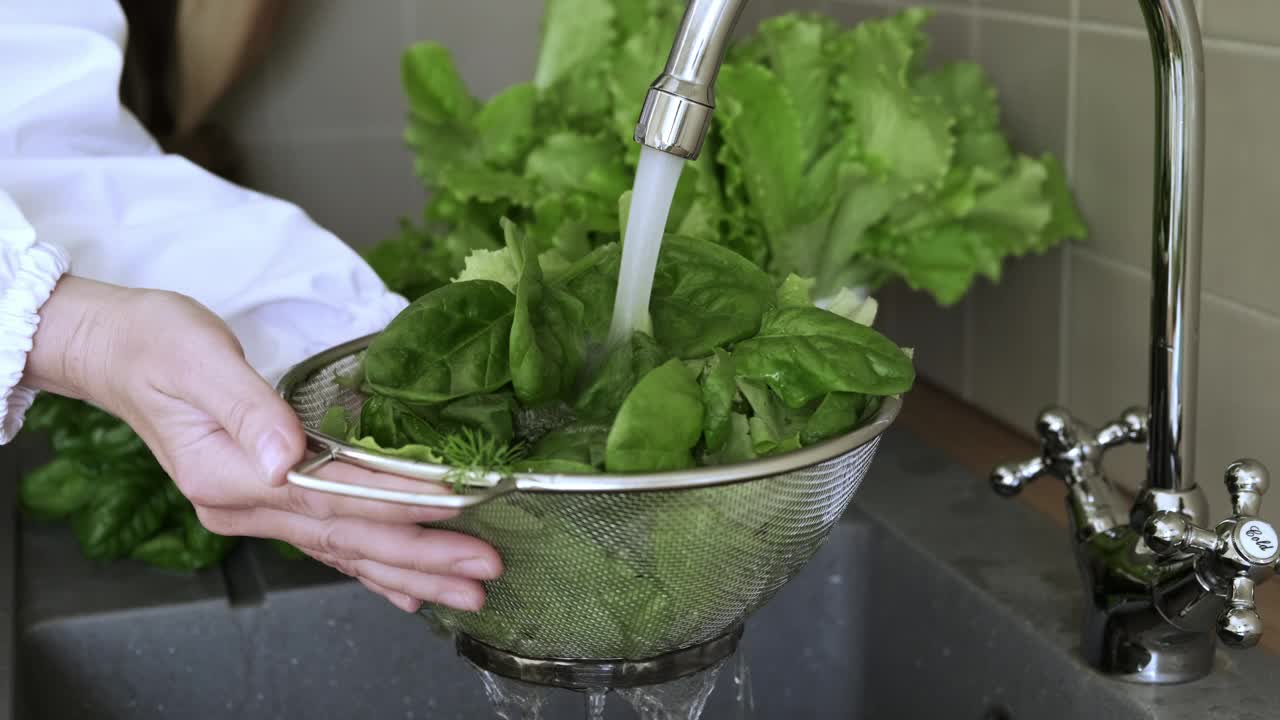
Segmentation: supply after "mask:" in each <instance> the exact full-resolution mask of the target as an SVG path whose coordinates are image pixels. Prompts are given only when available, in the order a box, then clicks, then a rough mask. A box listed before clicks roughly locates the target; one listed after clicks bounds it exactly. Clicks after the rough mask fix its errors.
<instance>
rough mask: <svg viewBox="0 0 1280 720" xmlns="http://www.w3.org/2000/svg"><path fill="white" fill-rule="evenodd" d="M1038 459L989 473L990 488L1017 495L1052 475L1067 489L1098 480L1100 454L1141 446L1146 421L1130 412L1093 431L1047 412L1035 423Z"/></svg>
mask: <svg viewBox="0 0 1280 720" xmlns="http://www.w3.org/2000/svg"><path fill="white" fill-rule="evenodd" d="M1036 434H1038V435H1039V436H1040V457H1038V458H1033V459H1031V460H1027V461H1025V462H1020V463H1009V464H1006V465H1000V466H999V467H997V468H996V469H995V470H993V471H992V472H991V486H992V488H993V489H994V490H995V491H996V492H997V493H999V494H1001V495H1005V496H1011V495H1017V494H1018V493H1019V492H1021V491H1022V489H1023V488H1024V487H1026V486H1027V484H1028V483H1030V482H1031V481H1032V480H1034V479H1036V478H1038V477H1040V476H1041V475H1046V474H1050V473H1052V474H1054V475H1057V476H1058V477H1060V478H1062V480H1063V481H1064V482H1066V483H1067V485H1068V486H1071V485H1075V484H1077V483H1080V482H1086V481H1089V480H1092V479H1094V478H1100V477H1102V467H1101V462H1102V456H1103V454H1104V453H1105V452H1106V451H1107V450H1109V449H1111V448H1113V447H1117V446H1120V445H1126V444H1129V443H1141V442H1145V441H1146V438H1147V421H1146V417H1145V416H1144V415H1143V412H1142V410H1140V409H1138V408H1130V409H1129V410H1126V411H1125V412H1124V413H1123V414H1122V415H1121V416H1120V417H1119V418H1118V419H1117V420H1115V421H1113V422H1110V423H1108V424H1107V425H1106V426H1104V427H1103V428H1102V429H1101V430H1098V431H1096V432H1095V431H1094V430H1092V429H1091V428H1089V427H1088V426H1086V425H1085V424H1084V423H1082V422H1080V421H1079V420H1077V419H1076V418H1075V417H1073V416H1072V415H1071V413H1069V412H1067V411H1066V410H1063V409H1062V408H1049V409H1047V410H1045V411H1044V412H1042V413H1040V417H1039V418H1037V419H1036Z"/></svg>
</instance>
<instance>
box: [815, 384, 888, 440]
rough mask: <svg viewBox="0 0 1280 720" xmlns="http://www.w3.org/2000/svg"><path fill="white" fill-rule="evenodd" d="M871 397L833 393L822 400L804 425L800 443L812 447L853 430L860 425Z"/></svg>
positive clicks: (858, 394)
mask: <svg viewBox="0 0 1280 720" xmlns="http://www.w3.org/2000/svg"><path fill="white" fill-rule="evenodd" d="M870 400H871V396H869V395H863V394H862V393H846V392H835V393H831V394H829V395H827V396H826V397H825V398H823V400H822V402H821V404H819V405H818V408H817V409H816V410H814V411H813V414H812V415H810V416H809V420H808V421H807V422H806V423H805V426H804V432H802V433H801V434H800V441H801V443H802V444H804V445H812V444H814V443H817V442H821V441H822V440H826V439H827V438H832V437H835V436H837V435H843V434H844V433H847V432H849V431H850V430H853V429H854V428H856V427H858V425H860V424H861V423H862V419H863V417H864V415H865V413H866V411H867V406H868V405H869V404H870Z"/></svg>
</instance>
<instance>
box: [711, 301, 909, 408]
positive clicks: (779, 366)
mask: <svg viewBox="0 0 1280 720" xmlns="http://www.w3.org/2000/svg"><path fill="white" fill-rule="evenodd" d="M733 357H734V360H735V362H736V363H737V372H738V375H739V377H745V378H752V379H757V380H761V381H764V382H767V383H768V384H769V386H770V387H772V388H773V389H774V391H775V392H777V393H778V395H779V396H780V397H781V398H782V399H783V401H785V402H786V403H787V405H788V406H790V407H792V408H799V407H802V406H804V405H805V404H807V403H809V402H812V401H813V400H816V399H818V398H820V397H822V396H823V395H826V394H827V393H831V392H858V393H866V394H869V395H893V394H895V393H901V392H906V391H907V390H908V389H909V388H910V387H911V383H912V382H913V381H914V380H915V369H914V368H913V367H912V365H911V359H910V358H908V357H907V354H906V353H905V352H903V351H902V349H901V348H899V347H898V346H897V345H894V344H893V342H892V341H890V340H888V339H887V338H885V337H884V336H883V335H881V334H880V333H878V332H876V331H875V330H872V329H871V328H869V327H867V326H865V325H859V324H858V323H855V322H853V321H852V320H849V319H847V318H844V317H841V316H839V315H836V314H834V313H830V312H827V311H826V310H821V309H818V308H814V307H809V308H802V307H787V308H780V309H778V310H775V311H772V312H770V313H769V314H768V315H767V316H766V317H765V320H764V324H763V326H762V327H761V329H760V333H759V334H758V335H756V336H755V337H753V338H751V339H750V340H744V341H743V342H740V343H738V345H737V346H736V347H735V348H734V353H733Z"/></svg>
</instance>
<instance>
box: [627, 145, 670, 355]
mask: <svg viewBox="0 0 1280 720" xmlns="http://www.w3.org/2000/svg"><path fill="white" fill-rule="evenodd" d="M683 168H684V160H683V159H681V158H678V157H676V156H674V155H669V154H667V153H664V152H662V151H660V150H654V149H653V148H649V147H642V148H640V166H639V167H638V168H637V169H636V182H635V185H634V186H633V188H632V191H631V209H630V211H629V213H628V214H627V229H626V232H625V233H623V236H622V267H621V269H620V270H619V272H618V294H617V296H616V298H615V300H614V303H613V322H612V324H610V326H609V345H610V346H615V345H617V344H618V343H619V342H620V341H623V340H626V339H628V338H630V337H631V335H632V333H634V332H635V331H637V330H643V331H645V332H650V331H651V328H650V325H649V294H650V292H652V290H653V274H654V271H655V270H656V269H657V267H658V251H659V250H660V249H661V248H662V233H663V230H664V229H665V228H666V226H667V215H668V213H670V212H671V198H672V197H673V196H674V195H675V192H676V183H678V182H679V180H680V171H681V170H682V169H683Z"/></svg>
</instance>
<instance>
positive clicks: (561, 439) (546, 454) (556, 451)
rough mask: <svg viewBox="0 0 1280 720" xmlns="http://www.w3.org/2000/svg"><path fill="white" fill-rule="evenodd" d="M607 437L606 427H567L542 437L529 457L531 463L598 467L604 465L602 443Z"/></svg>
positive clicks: (607, 430)
mask: <svg viewBox="0 0 1280 720" xmlns="http://www.w3.org/2000/svg"><path fill="white" fill-rule="evenodd" d="M608 437H609V426H608V425H588V424H576V423H575V424H573V425H567V426H565V427H562V428H560V429H558V430H552V431H551V432H549V433H547V434H546V435H543V436H542V439H540V440H538V442H537V443H536V444H535V445H534V446H533V449H532V450H531V451H529V457H530V459H533V460H541V461H553V460H555V461H566V462H573V463H576V464H578V465H581V466H585V467H588V468H600V467H603V466H604V459H605V441H606V440H607V439H608ZM563 472H568V471H563Z"/></svg>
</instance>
